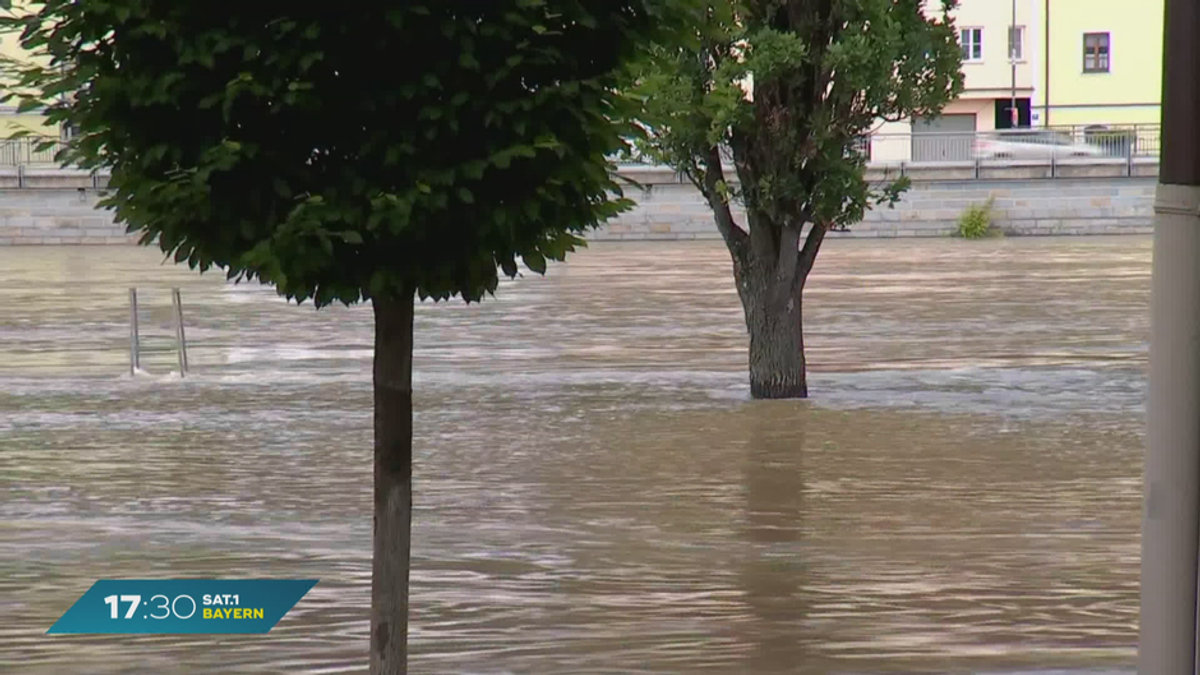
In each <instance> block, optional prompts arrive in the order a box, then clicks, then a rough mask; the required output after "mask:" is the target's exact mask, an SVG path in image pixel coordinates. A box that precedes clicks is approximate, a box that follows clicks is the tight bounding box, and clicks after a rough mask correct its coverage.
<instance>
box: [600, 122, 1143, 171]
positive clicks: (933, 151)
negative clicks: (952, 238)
mask: <svg viewBox="0 0 1200 675" xmlns="http://www.w3.org/2000/svg"><path fill="white" fill-rule="evenodd" d="M1160 145H1161V128H1160V125H1158V124H1128V125H1087V126H1083V125H1078V126H1053V127H1038V128H1034V129H1004V130H995V131H965V132H955V131H930V132H917V133H877V134H872V135H870V136H863V137H862V138H860V139H859V140H858V141H856V142H855V143H854V144H853V145H852V146H851V147H850V148H849V149H848V151H849V152H858V153H861V154H863V155H865V156H866V158H867V162H868V164H872V165H889V164H916V165H920V164H939V163H946V162H976V161H984V162H989V163H997V164H1000V163H1009V162H1021V161H1027V160H1032V161H1040V162H1047V161H1049V162H1054V161H1058V160H1066V161H1071V162H1078V163H1088V162H1089V161H1091V162H1096V163H1110V162H1113V161H1116V160H1124V161H1126V162H1131V161H1134V160H1154V159H1157V158H1158V154H1159V149H1160ZM617 162H618V164H621V165H626V166H638V165H648V164H653V162H651V161H650V160H648V159H647V158H644V157H637V156H626V157H621V158H618V159H617Z"/></svg>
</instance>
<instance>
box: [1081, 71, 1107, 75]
mask: <svg viewBox="0 0 1200 675" xmlns="http://www.w3.org/2000/svg"><path fill="white" fill-rule="evenodd" d="M1083 74H1084V75H1111V74H1112V71H1111V70H1085V71H1083Z"/></svg>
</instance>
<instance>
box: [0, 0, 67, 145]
mask: <svg viewBox="0 0 1200 675" xmlns="http://www.w3.org/2000/svg"><path fill="white" fill-rule="evenodd" d="M22 4H24V3H22V2H21V1H20V0H18V1H17V2H14V3H13V10H12V11H14V12H20V11H21V10H20V7H21V5H22ZM30 58H31V57H30V54H29V52H27V51H25V50H24V49H22V48H21V42H20V34H19V33H15V32H5V33H0V59H3V60H4V61H6V62H13V61H15V62H26V61H28V60H29V59H30ZM5 79H7V77H6V78H5ZM19 131H29V132H31V133H34V134H38V135H41V136H53V137H56V138H57V137H59V135H60V131H59V129H58V127H57V126H55V125H49V124H47V123H46V118H45V116H44V115H40V114H38V113H21V114H18V113H17V106H16V103H15V102H12V101H10V102H9V103H6V104H3V105H0V139H2V138H7V137H9V136H12V135H13V134H14V133H16V132H19Z"/></svg>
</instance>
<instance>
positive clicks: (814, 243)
mask: <svg viewBox="0 0 1200 675" xmlns="http://www.w3.org/2000/svg"><path fill="white" fill-rule="evenodd" d="M828 231H829V226H828V225H826V224H825V223H813V225H812V229H810V230H809V231H808V237H806V238H805V239H804V248H802V249H800V253H799V254H798V255H797V256H796V276H795V278H794V279H793V280H792V291H793V293H796V294H799V293H800V291H802V290H803V289H804V282H805V281H807V280H808V273H809V272H811V271H812V268H813V263H815V262H816V261H817V252H818V251H820V250H821V242H823V241H825V233H826V232H828Z"/></svg>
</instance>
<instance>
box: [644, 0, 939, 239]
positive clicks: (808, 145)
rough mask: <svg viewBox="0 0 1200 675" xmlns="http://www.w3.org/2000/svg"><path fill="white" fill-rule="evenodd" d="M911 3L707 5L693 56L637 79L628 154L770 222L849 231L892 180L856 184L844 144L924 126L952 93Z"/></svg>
mask: <svg viewBox="0 0 1200 675" xmlns="http://www.w3.org/2000/svg"><path fill="white" fill-rule="evenodd" d="M923 4H924V3H922V2H921V1H920V0H815V1H813V0H728V1H725V2H715V3H710V5H709V8H708V14H707V21H705V22H704V23H703V24H702V26H701V27H700V30H701V41H702V42H703V44H702V46H701V47H700V48H699V49H686V48H685V49H672V48H670V47H666V48H662V49H659V50H658V51H657V53H656V54H655V56H654V58H653V59H651V60H649V61H648V62H647V68H646V69H645V70H644V71H642V73H641V80H640V87H639V90H638V91H639V93H640V95H641V97H642V98H643V99H644V101H645V103H646V106H647V110H648V114H647V116H646V121H647V126H648V135H647V136H645V137H643V140H642V143H641V150H642V151H643V152H645V153H646V154H647V155H649V156H651V157H654V158H656V159H658V160H660V161H662V162H663V163H665V164H668V165H671V166H674V167H676V168H677V169H679V170H680V171H682V172H683V173H684V174H685V175H687V176H689V177H691V178H692V180H693V182H695V183H696V184H697V186H698V187H699V188H700V189H702V190H708V189H710V188H709V187H708V186H706V185H705V184H704V180H703V179H704V177H705V175H706V173H712V172H719V173H720V174H721V175H722V176H723V175H724V164H727V163H728V159H729V157H728V155H726V156H725V158H724V160H725V161H724V162H722V156H721V155H720V154H715V151H716V149H718V148H728V149H730V150H731V151H732V159H733V165H734V167H735V170H736V174H737V177H738V178H739V179H740V185H739V187H738V189H737V190H734V189H733V188H731V187H730V185H729V183H728V182H725V181H723V180H721V181H718V185H717V186H716V188H717V190H719V192H720V194H722V195H724V196H726V197H728V196H733V197H736V198H738V199H740V200H742V201H743V202H744V204H745V205H746V207H747V208H752V209H753V210H754V211H756V212H757V213H758V214H761V215H762V216H764V217H765V218H766V219H767V221H768V222H769V223H772V224H775V225H781V224H783V223H787V222H797V221H799V222H812V221H815V222H820V223H828V224H836V225H850V224H852V223H854V222H856V221H858V220H860V219H861V218H862V215H863V212H864V210H865V209H866V208H868V207H869V206H870V205H871V204H872V203H880V202H884V201H891V200H894V199H895V197H896V194H897V193H898V192H899V191H900V190H902V189H903V188H904V187H905V184H904V183H903V182H900V181H895V182H892V183H889V184H887V185H884V186H873V185H870V184H868V183H867V182H866V181H865V180H864V179H863V171H862V169H863V166H864V163H865V158H864V155H863V153H861V152H859V151H858V149H857V147H856V143H857V142H858V141H859V139H861V138H862V137H863V135H864V134H865V133H867V132H869V131H870V130H871V129H873V128H874V127H877V126H878V125H879V123H880V122H881V121H884V120H901V119H904V118H910V117H925V116H931V115H934V114H936V113H938V112H939V111H940V109H941V108H942V106H943V105H945V104H946V103H947V102H948V101H949V100H950V99H951V98H952V97H953V96H955V95H957V94H958V92H959V91H961V88H962V75H961V73H960V63H961V54H960V50H959V47H958V43H957V36H956V31H955V28H954V23H953V20H952V19H951V17H950V12H951V10H953V9H954V7H955V0H942V1H941V2H940V11H939V12H937V13H936V14H935V15H934V16H925V14H924V13H923V11H922V5H923Z"/></svg>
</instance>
